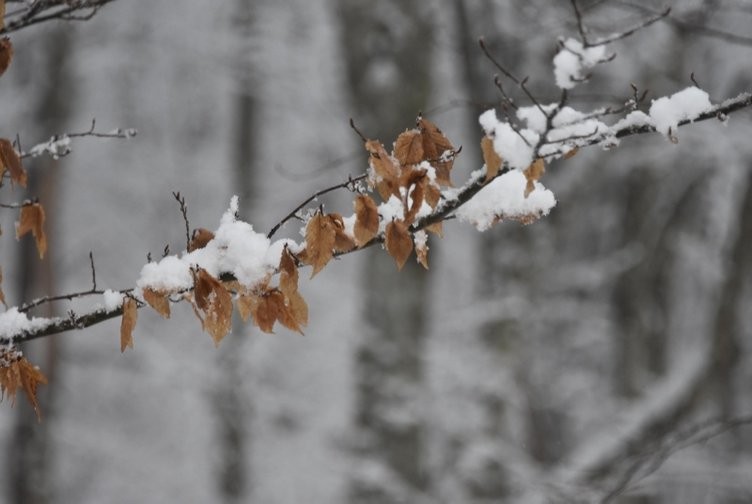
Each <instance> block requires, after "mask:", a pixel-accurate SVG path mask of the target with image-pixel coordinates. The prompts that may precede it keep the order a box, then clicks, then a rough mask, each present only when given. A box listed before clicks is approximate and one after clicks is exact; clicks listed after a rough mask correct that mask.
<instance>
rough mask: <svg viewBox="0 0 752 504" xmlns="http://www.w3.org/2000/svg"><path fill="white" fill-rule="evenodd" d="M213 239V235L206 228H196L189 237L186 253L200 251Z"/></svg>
mask: <svg viewBox="0 0 752 504" xmlns="http://www.w3.org/2000/svg"><path fill="white" fill-rule="evenodd" d="M213 239H214V233H212V232H211V231H209V230H208V229H206V228H196V229H194V230H193V234H192V235H191V242H190V243H189V244H188V252H193V251H194V250H198V249H202V248H204V247H206V244H207V243H209V242H210V241H212V240H213Z"/></svg>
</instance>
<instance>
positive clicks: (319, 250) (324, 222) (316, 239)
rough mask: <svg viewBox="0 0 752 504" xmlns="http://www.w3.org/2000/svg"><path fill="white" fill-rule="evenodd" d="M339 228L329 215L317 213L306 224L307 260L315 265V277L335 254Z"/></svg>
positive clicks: (313, 273) (312, 275)
mask: <svg viewBox="0 0 752 504" xmlns="http://www.w3.org/2000/svg"><path fill="white" fill-rule="evenodd" d="M336 239H337V229H336V228H335V226H334V224H333V223H332V220H331V219H330V218H328V216H325V215H322V214H320V213H319V214H316V215H314V216H313V217H311V220H309V221H308V226H306V262H307V263H308V264H310V265H311V266H313V272H312V273H311V278H313V277H314V276H315V275H316V274H317V273H318V272H319V271H321V270H322V269H323V268H324V266H326V265H327V263H328V262H329V261H330V260H331V259H332V257H333V256H334V245H335V241H336Z"/></svg>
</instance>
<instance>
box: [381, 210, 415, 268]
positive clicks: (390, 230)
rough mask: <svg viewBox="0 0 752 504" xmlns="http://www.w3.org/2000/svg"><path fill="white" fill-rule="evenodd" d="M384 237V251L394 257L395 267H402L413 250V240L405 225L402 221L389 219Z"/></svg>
mask: <svg viewBox="0 0 752 504" xmlns="http://www.w3.org/2000/svg"><path fill="white" fill-rule="evenodd" d="M384 238H385V245H386V251H387V252H388V253H389V255H390V256H392V257H393V258H394V260H395V262H396V263H397V269H402V267H403V266H404V265H405V263H406V262H407V259H408V257H410V254H411V253H412V251H413V240H412V239H411V238H410V232H409V231H408V229H407V225H406V224H405V223H404V222H402V221H398V220H393V221H391V222H390V223H389V224H387V225H386V232H385V236H384Z"/></svg>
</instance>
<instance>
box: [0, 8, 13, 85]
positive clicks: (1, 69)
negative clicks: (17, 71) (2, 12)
mask: <svg viewBox="0 0 752 504" xmlns="http://www.w3.org/2000/svg"><path fill="white" fill-rule="evenodd" d="M4 5H5V4H3V6H4ZM11 61H13V44H11V43H10V39H9V38H8V37H3V38H2V39H0V75H3V74H4V73H5V71H6V70H7V69H8V67H9V66H10V62H11Z"/></svg>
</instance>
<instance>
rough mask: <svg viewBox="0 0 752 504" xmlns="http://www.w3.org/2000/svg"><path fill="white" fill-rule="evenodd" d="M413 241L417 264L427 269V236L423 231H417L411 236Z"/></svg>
mask: <svg viewBox="0 0 752 504" xmlns="http://www.w3.org/2000/svg"><path fill="white" fill-rule="evenodd" d="M413 240H414V241H415V255H416V256H417V258H418V263H420V265H421V266H423V267H424V268H425V269H428V236H427V235H426V232H425V231H417V232H416V233H415V235H414V236H413Z"/></svg>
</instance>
